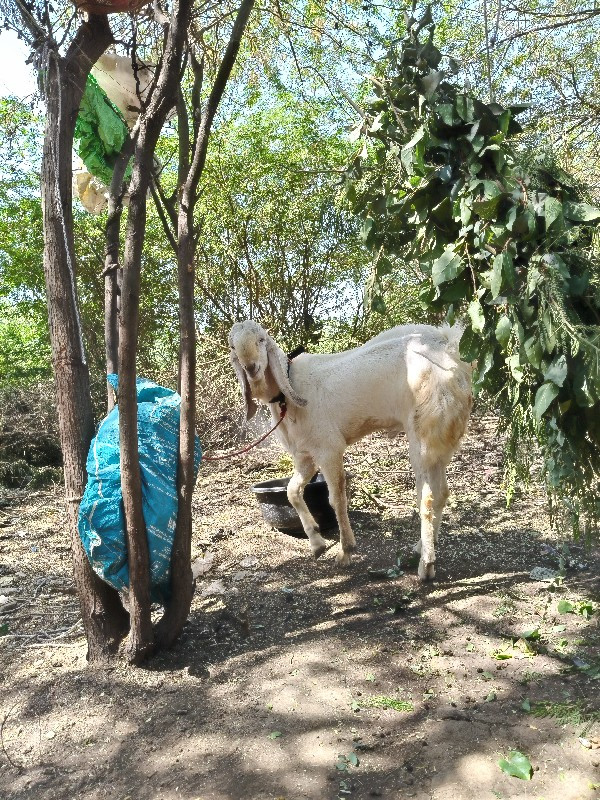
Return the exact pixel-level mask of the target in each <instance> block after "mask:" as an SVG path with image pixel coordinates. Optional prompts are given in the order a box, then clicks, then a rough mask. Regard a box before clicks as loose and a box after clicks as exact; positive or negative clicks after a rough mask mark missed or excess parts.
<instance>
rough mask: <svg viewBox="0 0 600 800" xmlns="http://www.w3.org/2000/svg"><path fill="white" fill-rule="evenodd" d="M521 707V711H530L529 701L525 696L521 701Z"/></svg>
mask: <svg viewBox="0 0 600 800" xmlns="http://www.w3.org/2000/svg"><path fill="white" fill-rule="evenodd" d="M521 708H522V709H523V711H531V703H530V702H529V700H528V699H527V698H525V700H523V702H522V703H521Z"/></svg>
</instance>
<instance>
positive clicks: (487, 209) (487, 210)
mask: <svg viewBox="0 0 600 800" xmlns="http://www.w3.org/2000/svg"><path fill="white" fill-rule="evenodd" d="M503 197H504V195H502V194H497V195H496V196H495V197H490V198H489V199H487V200H475V202H474V203H473V211H474V212H475V213H476V214H478V215H479V216H480V217H481V218H482V219H485V220H491V219H495V218H496V217H497V216H498V206H499V205H500V201H501V200H502V198H503Z"/></svg>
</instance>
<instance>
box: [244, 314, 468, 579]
mask: <svg viewBox="0 0 600 800" xmlns="http://www.w3.org/2000/svg"><path fill="white" fill-rule="evenodd" d="M461 334H462V329H461V328H460V327H459V326H454V327H450V326H448V325H445V326H443V327H441V328H434V327H432V326H430V325H403V326H399V327H396V328H392V329H391V330H389V331H385V332H384V333H381V334H379V336H375V338H373V339H371V340H370V341H368V342H367V343H366V344H364V345H362V347H357V348H355V349H353V350H346V351H344V352H341V353H335V354H333V355H309V354H306V353H305V354H302V355H300V356H298V357H297V358H294V359H293V360H292V361H290V360H289V359H288V357H287V356H286V354H285V353H284V352H283V351H282V350H281V349H280V348H279V347H278V346H277V344H276V343H275V341H274V340H273V339H272V338H271V336H269V334H268V333H267V332H266V331H265V330H264V329H263V328H262V327H261V326H260V325H258V324H257V323H256V322H252V321H247V322H238V323H236V324H235V325H234V326H233V327H232V329H231V332H230V334H229V345H230V347H231V362H232V364H233V367H234V369H235V372H236V375H237V377H238V380H239V382H240V385H241V387H242V392H243V395H244V399H245V403H246V415H247V418H248V419H250V418H251V417H253V416H254V414H255V413H256V409H257V404H256V402H255V401H256V400H260V401H261V402H263V403H266V404H267V405H269V406H270V408H271V413H272V415H273V419H274V420H277V419H278V418H279V416H280V406H279V403H280V401H281V400H282V399H283V397H285V403H286V406H287V413H286V416H285V417H284V419H283V421H282V422H281V424H280V425H279V427H278V428H277V433H278V435H279V439H280V441H281V442H282V444H283V446H284V447H285V448H286V450H287V451H288V452H289V453H290V454H291V456H292V457H293V460H294V467H295V470H294V474H293V476H292V478H291V479H290V482H289V486H288V498H289V500H290V503H291V504H292V505H293V507H294V508H295V509H296V511H297V512H298V515H299V517H300V520H301V522H302V526H303V528H304V531H305V532H306V535H307V536H308V539H309V541H310V547H311V550H312V552H313V554H314V556H315V558H318V557H319V556H320V555H321V554H322V553H323V552H324V551H325V549H326V548H327V542H326V541H325V539H323V537H322V536H321V534H320V533H319V529H318V526H317V524H316V522H315V520H314V518H313V516H312V514H311V513H310V511H309V510H308V507H307V505H306V503H305V501H304V497H303V493H304V487H305V486H306V484H307V483H308V481H309V480H310V479H311V478H312V477H313V475H314V474H315V472H316V471H317V469H320V470H321V472H322V473H323V476H324V478H325V480H326V482H327V486H328V489H329V502H330V503H331V505H332V506H333V508H334V510H335V513H336V517H337V521H338V525H339V529H340V544H341V552H340V553H339V554H338V555H337V558H336V560H337V562H338V564H340V565H342V566H346V565H348V564H349V563H350V557H351V553H352V551H353V550H354V549H355V545H356V542H355V539H354V534H353V532H352V528H351V527H350V520H349V519H348V506H347V499H346V478H345V472H344V465H343V455H344V451H345V449H346V447H348V445H350V444H352V443H353V442H356V441H358V440H359V439H361V438H362V437H363V436H366V435H367V434H369V433H372V432H373V431H387V433H388V434H390V435H392V436H393V435H396V434H398V433H399V432H400V431H402V430H404V431H406V435H407V438H408V443H409V453H410V460H411V464H412V467H413V469H414V471H415V475H416V486H417V500H418V505H419V512H420V516H421V539H420V541H419V542H418V543H417V544H416V545H415V551H416V552H419V553H420V554H421V558H420V562H419V569H418V574H419V578H420V579H421V580H427V579H430V578H433V577H434V575H435V542H437V537H438V531H439V528H440V521H441V515H442V511H443V508H444V505H445V503H446V500H447V498H448V487H447V484H446V467H447V465H448V463H449V461H450V459H451V457H452V455H453V453H454V452H455V451H456V449H457V447H458V444H459V442H460V439H461V438H462V436H463V434H464V432H465V429H466V426H467V422H468V419H469V414H470V411H471V403H472V398H471V366H470V365H469V364H466V363H464V362H463V361H461V360H460V358H459V356H458V343H459V341H460V337H461Z"/></svg>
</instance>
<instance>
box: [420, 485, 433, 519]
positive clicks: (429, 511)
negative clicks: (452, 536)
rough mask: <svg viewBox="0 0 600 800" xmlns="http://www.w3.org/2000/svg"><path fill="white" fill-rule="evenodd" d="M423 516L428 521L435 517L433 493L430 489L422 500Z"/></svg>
mask: <svg viewBox="0 0 600 800" xmlns="http://www.w3.org/2000/svg"><path fill="white" fill-rule="evenodd" d="M421 516H422V517H423V519H425V520H427V522H431V521H432V519H433V494H432V493H431V492H430V491H429V492H427V493H426V494H425V495H424V496H423V499H422V500H421Z"/></svg>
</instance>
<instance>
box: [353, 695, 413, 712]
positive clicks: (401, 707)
mask: <svg viewBox="0 0 600 800" xmlns="http://www.w3.org/2000/svg"><path fill="white" fill-rule="evenodd" d="M361 705H362V706H364V707H365V708H391V709H392V710H393V711H413V710H414V707H413V704H412V703H411V702H410V701H409V700H398V699H396V698H394V697H385V696H384V695H375V696H373V697H367V698H366V699H365V700H363V701H362V702H361Z"/></svg>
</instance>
